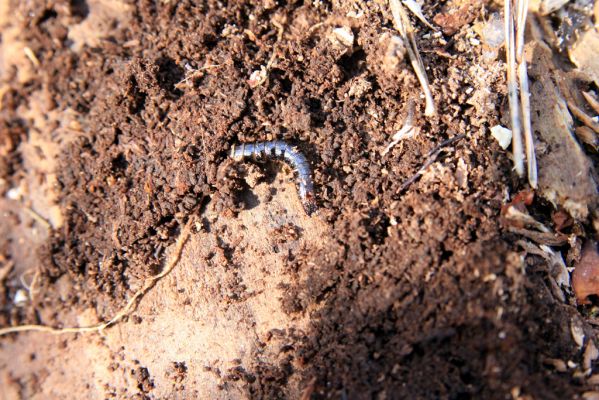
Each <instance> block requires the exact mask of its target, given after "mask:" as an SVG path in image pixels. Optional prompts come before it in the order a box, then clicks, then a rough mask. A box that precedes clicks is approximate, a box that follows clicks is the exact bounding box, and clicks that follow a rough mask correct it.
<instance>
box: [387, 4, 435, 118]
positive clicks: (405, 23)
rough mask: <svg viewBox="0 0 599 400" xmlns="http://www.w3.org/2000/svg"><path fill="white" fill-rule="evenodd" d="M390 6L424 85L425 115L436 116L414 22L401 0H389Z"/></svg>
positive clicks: (411, 59) (416, 71) (412, 62)
mask: <svg viewBox="0 0 599 400" xmlns="http://www.w3.org/2000/svg"><path fill="white" fill-rule="evenodd" d="M389 6H390V8H391V14H392V15H393V23H394V25H395V29H397V30H398V31H399V33H400V34H401V38H402V39H403V41H404V42H405V44H406V48H407V50H408V55H409V56H410V62H411V64H412V68H414V72H415V73H416V76H417V77H418V81H419V82H420V86H422V91H423V92H424V97H425V101H426V107H425V110H424V115H425V116H427V117H431V116H434V115H435V114H436V110H435V102H434V100H433V95H432V93H431V89H430V86H429V84H428V78H427V76H426V71H425V69H424V63H423V62H422V58H421V57H420V53H419V52H418V47H417V46H416V39H415V38H414V27H413V26H412V23H411V22H410V19H409V18H408V16H407V14H406V11H405V9H404V7H403V5H402V4H401V3H400V1H399V0H389Z"/></svg>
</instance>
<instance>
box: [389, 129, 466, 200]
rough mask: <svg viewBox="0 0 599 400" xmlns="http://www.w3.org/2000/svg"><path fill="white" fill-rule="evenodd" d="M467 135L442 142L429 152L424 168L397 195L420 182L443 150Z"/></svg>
mask: <svg viewBox="0 0 599 400" xmlns="http://www.w3.org/2000/svg"><path fill="white" fill-rule="evenodd" d="M465 137H466V135H464V134H462V135H458V136H456V137H453V138H451V139H447V140H444V141H442V142H441V143H439V145H438V146H437V147H435V148H434V149H432V150H431V151H429V152H428V154H427V158H426V161H425V162H424V164H422V167H420V169H419V170H418V171H417V172H416V173H415V174H414V175H412V177H410V178H408V179H407V180H406V181H405V182H404V183H403V184H402V185H401V186H400V187H399V189H398V190H397V193H401V192H403V191H404V190H406V189H407V188H408V187H410V185H412V183H414V182H416V181H417V180H418V178H420V176H422V174H423V173H424V171H426V169H427V168H428V167H429V166H431V164H432V163H434V162H435V160H436V159H437V157H439V154H441V150H443V148H445V147H447V146H450V145H452V144H454V143H455V142H457V141H459V140H462V139H463V138H465Z"/></svg>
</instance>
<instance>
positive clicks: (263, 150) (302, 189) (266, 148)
mask: <svg viewBox="0 0 599 400" xmlns="http://www.w3.org/2000/svg"><path fill="white" fill-rule="evenodd" d="M230 156H231V158H233V159H236V160H241V159H244V158H247V157H261V156H264V157H279V158H282V159H283V160H285V161H287V162H288V163H289V164H290V165H291V166H292V167H293V169H294V170H295V172H297V176H298V191H299V196H300V199H301V200H302V205H303V206H304V210H305V211H306V214H308V215H312V213H313V212H314V211H316V201H315V199H314V185H313V183H312V175H311V174H310V164H308V160H306V157H304V155H303V154H302V153H300V152H299V151H298V150H297V149H296V148H295V147H293V146H292V145H290V144H288V143H285V142H283V141H282V140H271V141H267V142H257V143H243V144H241V145H239V146H235V145H233V147H232V148H231V154H230Z"/></svg>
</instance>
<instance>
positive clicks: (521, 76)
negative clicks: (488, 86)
mask: <svg viewBox="0 0 599 400" xmlns="http://www.w3.org/2000/svg"><path fill="white" fill-rule="evenodd" d="M517 5H518V18H517V21H518V25H517V27H516V44H517V46H516V61H517V62H518V81H519V82H520V107H521V108H522V114H521V117H522V125H523V126H524V144H525V146H526V164H527V173H528V183H530V186H531V187H533V188H534V189H536V188H537V187H538V177H537V156H536V154H535V144H534V137H533V134H532V126H531V120H530V90H529V86H528V71H527V64H526V60H525V59H524V32H525V31H526V17H527V15H528V0H517Z"/></svg>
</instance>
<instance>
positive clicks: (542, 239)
mask: <svg viewBox="0 0 599 400" xmlns="http://www.w3.org/2000/svg"><path fill="white" fill-rule="evenodd" d="M507 230H508V231H509V232H512V233H515V234H518V235H521V236H524V237H526V238H528V239H530V240H532V241H533V242H536V243H538V244H544V245H547V246H563V245H565V244H567V243H568V236H566V235H564V234H561V233H551V232H538V231H532V230H530V229H525V228H518V227H515V226H509V227H508V228H507Z"/></svg>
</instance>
